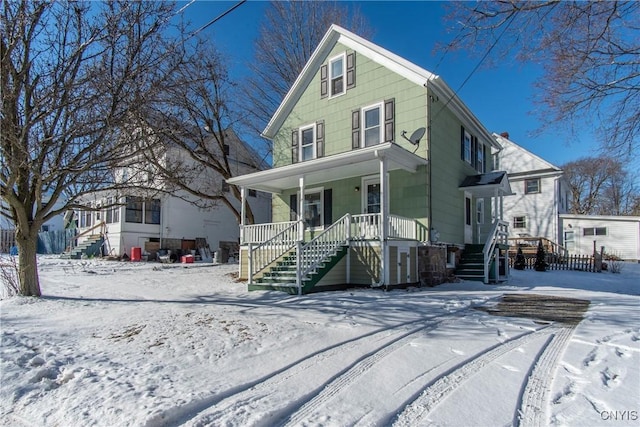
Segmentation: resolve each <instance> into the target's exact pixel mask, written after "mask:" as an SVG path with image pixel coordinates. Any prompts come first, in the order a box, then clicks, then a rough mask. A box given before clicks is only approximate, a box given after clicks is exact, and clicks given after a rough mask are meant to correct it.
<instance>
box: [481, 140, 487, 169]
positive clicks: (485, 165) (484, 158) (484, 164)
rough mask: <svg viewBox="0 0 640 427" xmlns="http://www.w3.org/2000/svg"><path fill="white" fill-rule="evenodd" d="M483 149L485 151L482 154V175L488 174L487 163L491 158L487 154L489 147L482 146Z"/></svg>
mask: <svg viewBox="0 0 640 427" xmlns="http://www.w3.org/2000/svg"><path fill="white" fill-rule="evenodd" d="M482 149H483V150H484V151H483V153H482V157H483V160H484V162H483V165H482V170H481V171H480V172H482V173H486V172H487V162H488V161H489V158H488V157H487V153H488V151H489V150H488V147H487V146H486V145H483V146H482Z"/></svg>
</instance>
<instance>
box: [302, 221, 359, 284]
mask: <svg viewBox="0 0 640 427" xmlns="http://www.w3.org/2000/svg"><path fill="white" fill-rule="evenodd" d="M350 223H351V214H346V215H345V216H343V217H342V218H340V219H339V220H337V221H336V222H334V223H333V224H331V226H329V227H328V228H327V229H325V230H324V231H323V232H322V233H320V234H319V235H318V236H316V237H314V238H313V239H312V240H311V241H310V242H309V243H306V244H305V245H303V246H302V250H301V252H300V253H301V254H302V257H298V259H299V260H300V261H299V263H298V265H299V272H300V274H298V278H300V277H304V276H306V275H307V274H309V273H310V272H311V271H313V270H314V269H315V268H316V267H318V265H320V264H321V263H322V262H323V261H324V260H325V259H326V258H327V257H328V256H329V255H332V254H334V253H335V252H336V251H337V250H338V248H339V247H340V246H344V245H345V244H347V242H348V241H349V240H350V227H349V224H350ZM298 280H299V279H298Z"/></svg>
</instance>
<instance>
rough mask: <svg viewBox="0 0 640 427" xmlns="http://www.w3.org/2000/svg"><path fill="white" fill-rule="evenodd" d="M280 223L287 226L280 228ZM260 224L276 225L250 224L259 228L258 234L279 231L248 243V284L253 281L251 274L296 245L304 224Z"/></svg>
mask: <svg viewBox="0 0 640 427" xmlns="http://www.w3.org/2000/svg"><path fill="white" fill-rule="evenodd" d="M281 224H287V225H288V226H287V227H284V228H282V226H281ZM260 225H266V226H270V225H276V226H277V227H273V228H269V227H264V228H263V229H260V227H255V228H254V226H250V227H251V228H254V229H259V233H256V234H259V235H263V236H266V235H268V234H269V232H273V230H277V229H281V231H280V232H278V233H276V234H274V235H273V236H272V237H271V238H269V239H267V240H266V241H263V242H262V243H258V244H254V243H249V244H248V252H247V254H248V268H249V271H248V276H249V277H248V279H249V284H252V283H253V275H254V274H255V273H258V272H259V271H261V270H263V269H264V268H265V267H267V266H268V265H270V264H271V263H273V262H274V261H275V260H277V259H278V258H280V257H281V256H283V255H284V254H286V253H287V252H289V251H290V250H292V249H293V248H295V247H296V245H297V243H298V242H299V241H300V235H301V231H300V230H301V228H302V227H303V226H304V225H303V223H302V221H295V222H288V223H278V224H260ZM245 227H246V226H245Z"/></svg>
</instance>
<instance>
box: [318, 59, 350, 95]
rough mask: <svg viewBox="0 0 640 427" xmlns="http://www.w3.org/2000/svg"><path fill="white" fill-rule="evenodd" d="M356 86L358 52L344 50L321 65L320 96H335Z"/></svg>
mask: <svg viewBox="0 0 640 427" xmlns="http://www.w3.org/2000/svg"><path fill="white" fill-rule="evenodd" d="M354 87H356V53H355V52H350V53H346V52H343V53H341V54H340V55H337V56H334V57H333V58H330V59H329V61H327V63H325V64H324V65H322V66H321V67H320V97H321V98H326V97H334V96H339V95H342V94H344V93H346V91H347V90H349V89H352V88H354Z"/></svg>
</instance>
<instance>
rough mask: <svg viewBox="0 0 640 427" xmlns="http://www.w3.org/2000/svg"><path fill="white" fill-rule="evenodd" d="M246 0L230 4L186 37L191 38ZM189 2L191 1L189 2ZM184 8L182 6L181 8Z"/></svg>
mask: <svg viewBox="0 0 640 427" xmlns="http://www.w3.org/2000/svg"><path fill="white" fill-rule="evenodd" d="M246 1H247V0H241V1H239V2H238V3H236V4H235V5H233V6H231V7H230V8H229V9H227V10H226V11H225V12H223V13H222V14H221V15H218V16H216V17H215V18H213V19H212V20H211V21H209V22H207V23H206V24H205V25H203V26H202V27H200V28H198V29H197V30H195V31H194V32H193V33H191V34H190V35H189V37H188V38H191V37H193V36H195V35H196V34H198V33H199V32H200V31H202V30H204V29H206V28H208V27H209V26H211V25H212V24H214V23H215V22H217V21H219V20H220V19H222V18H224V17H225V16H226V15H228V14H229V13H231V12H233V11H234V10H235V9H237V8H238V7H239V6H240V5H242V4H243V3H246ZM189 4H191V3H189ZM183 9H184V8H183Z"/></svg>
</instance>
